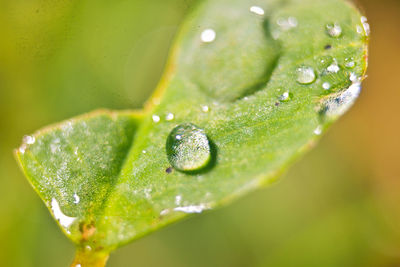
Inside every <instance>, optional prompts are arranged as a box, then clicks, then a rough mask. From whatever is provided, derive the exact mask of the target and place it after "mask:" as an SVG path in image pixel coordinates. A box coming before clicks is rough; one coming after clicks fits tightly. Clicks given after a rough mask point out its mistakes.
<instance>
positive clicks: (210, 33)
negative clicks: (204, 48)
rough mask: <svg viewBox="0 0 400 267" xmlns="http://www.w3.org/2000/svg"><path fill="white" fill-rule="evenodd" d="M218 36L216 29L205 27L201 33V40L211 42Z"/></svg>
mask: <svg viewBox="0 0 400 267" xmlns="http://www.w3.org/2000/svg"><path fill="white" fill-rule="evenodd" d="M216 36H217V34H216V33H215V31H214V30H213V29H205V30H204V31H203V32H202V33H201V40H202V41H203V42H204V43H211V42H213V41H214V40H215V37H216Z"/></svg>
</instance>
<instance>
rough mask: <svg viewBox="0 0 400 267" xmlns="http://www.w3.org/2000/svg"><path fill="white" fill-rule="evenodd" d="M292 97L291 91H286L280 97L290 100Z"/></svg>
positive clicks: (282, 99)
mask: <svg viewBox="0 0 400 267" xmlns="http://www.w3.org/2000/svg"><path fill="white" fill-rule="evenodd" d="M289 99H290V93H289V91H286V92H284V93H283V94H282V95H281V96H280V97H279V100H280V101H288V100H289Z"/></svg>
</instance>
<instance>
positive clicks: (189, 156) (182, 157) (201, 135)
mask: <svg viewBox="0 0 400 267" xmlns="http://www.w3.org/2000/svg"><path fill="white" fill-rule="evenodd" d="M166 149H167V156H168V160H169V162H170V163H171V165H172V166H173V167H174V168H175V169H177V170H180V171H195V170H199V169H201V168H203V167H205V166H207V164H208V163H209V162H210V160H211V150H210V144H209V141H208V138H207V135H206V134H205V132H204V130H203V129H200V128H198V127H197V126H195V125H193V124H191V123H185V124H181V125H178V126H177V127H175V128H174V129H173V130H172V131H171V132H170V134H169V135H168V138H167V144H166Z"/></svg>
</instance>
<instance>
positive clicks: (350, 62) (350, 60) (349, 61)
mask: <svg viewBox="0 0 400 267" xmlns="http://www.w3.org/2000/svg"><path fill="white" fill-rule="evenodd" d="M345 66H346V68H348V69H352V68H354V67H355V66H356V63H355V62H354V59H353V58H346V59H345Z"/></svg>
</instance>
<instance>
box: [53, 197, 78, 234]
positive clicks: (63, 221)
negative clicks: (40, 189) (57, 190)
mask: <svg viewBox="0 0 400 267" xmlns="http://www.w3.org/2000/svg"><path fill="white" fill-rule="evenodd" d="M51 210H52V211H53V215H54V218H56V220H57V221H58V222H59V223H60V225H61V226H62V227H64V228H68V227H70V226H71V224H72V223H73V222H74V221H75V220H76V218H75V217H70V216H67V215H65V214H64V213H63V212H62V211H61V208H60V205H59V204H58V201H57V200H56V199H55V198H53V199H52V200H51Z"/></svg>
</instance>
